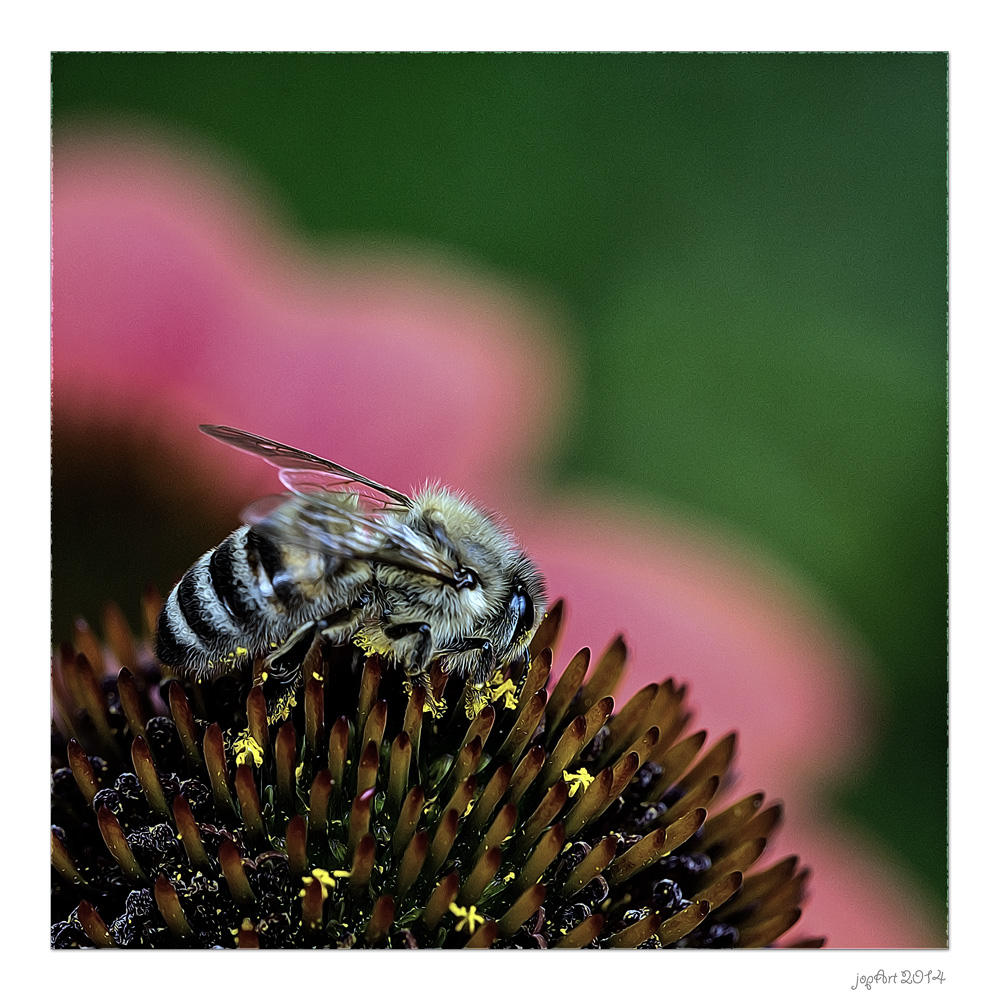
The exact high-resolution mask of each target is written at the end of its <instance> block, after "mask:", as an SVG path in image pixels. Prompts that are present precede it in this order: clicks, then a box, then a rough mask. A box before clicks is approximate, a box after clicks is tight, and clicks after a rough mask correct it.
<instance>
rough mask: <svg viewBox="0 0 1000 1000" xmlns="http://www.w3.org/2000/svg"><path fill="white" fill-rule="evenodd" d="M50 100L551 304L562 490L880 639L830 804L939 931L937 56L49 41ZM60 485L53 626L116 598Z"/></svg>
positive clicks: (943, 853)
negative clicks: (787, 576)
mask: <svg viewBox="0 0 1000 1000" xmlns="http://www.w3.org/2000/svg"><path fill="white" fill-rule="evenodd" d="M52 93H53V115H54V129H55V133H56V135H57V136H58V134H59V132H60V130H61V129H62V128H63V127H72V126H74V125H76V124H77V123H79V122H80V121H88V122H91V123H95V122H96V123H100V122H101V121H102V120H104V119H106V118H111V119H113V120H114V121H115V122H117V123H119V124H120V123H121V122H122V121H123V120H124V121H126V122H128V121H129V120H132V121H134V122H135V124H136V126H137V127H140V128H148V127H150V126H152V127H154V128H155V127H156V126H161V127H162V126H165V127H167V128H168V129H169V130H170V131H171V132H173V134H175V135H176V136H179V137H181V138H184V139H189V140H190V139H193V140H195V141H196V142H197V143H198V144H200V145H202V146H203V148H207V149H209V150H212V149H214V150H216V151H217V152H218V153H220V154H222V155H223V156H224V157H226V159H227V163H228V165H232V164H233V163H238V164H243V165H244V166H245V169H246V170H247V171H248V173H249V174H250V175H251V176H252V177H253V178H254V180H255V181H256V182H258V183H260V184H262V185H263V186H264V187H265V188H266V189H267V194H268V195H269V196H270V197H271V198H272V199H273V200H274V201H275V202H276V203H277V205H278V206H279V207H280V209H281V210H282V211H284V212H285V213H286V217H287V218H288V219H289V220H290V221H291V223H292V224H293V225H294V226H295V227H297V228H298V229H299V230H300V234H301V236H302V238H303V239H304V240H306V241H311V240H318V241H326V240H329V239H331V238H342V237H344V236H350V235H361V236H363V237H366V238H371V237H376V238H379V239H382V238H389V239H390V240H393V239H401V240H403V241H406V242H409V243H414V242H416V243H422V244H430V245H432V246H438V247H443V248H445V249H446V250H447V251H449V252H451V253H454V254H458V255H461V256H464V257H466V258H471V259H473V260H475V261H478V262H480V263H482V264H484V265H486V266H487V267H488V268H490V269H492V270H494V271H495V272H497V273H498V274H500V275H502V276H503V277H505V278H506V279H508V280H509V281H511V282H513V283H515V284H518V285H520V286H521V287H525V288H527V289H529V290H533V291H536V292H538V293H540V294H541V295H543V296H544V297H545V298H546V299H547V300H549V301H550V302H554V303H556V304H557V307H558V309H559V310H560V311H561V313H562V315H563V316H565V317H566V324H565V326H566V329H565V335H566V337H567V339H568V344H569V347H570V351H571V353H572V355H573V356H574V358H575V364H576V365H577V375H578V378H579V380H580V386H579V388H580V391H579V392H578V393H577V394H576V395H575V396H574V398H573V399H571V400H568V401H567V406H568V407H569V410H570V413H569V420H568V421H567V424H566V432H565V435H564V438H563V442H562V447H561V449H560V450H559V451H558V458H557V459H556V461H555V464H554V465H553V466H552V467H551V468H550V469H549V480H550V485H551V486H553V487H558V486H564V485H575V484H593V483H599V484H601V485H603V486H610V487H614V488H615V489H620V490H622V491H625V492H626V493H627V494H631V495H634V496H636V497H637V498H640V499H642V500H645V501H647V502H650V503H652V504H653V505H659V506H661V507H662V508H663V509H669V510H682V511H685V512H688V513H692V514H694V515H696V516H697V517H698V518H700V519H702V520H703V521H708V522H709V523H714V524H716V525H717V526H719V527H720V528H722V530H723V531H725V532H727V533H729V534H731V535H733V534H735V535H736V536H737V537H742V538H743V539H744V540H745V541H747V542H748V543H749V544H751V545H753V546H755V547H757V548H758V549H760V550H762V551H764V552H767V553H770V554H771V555H773V556H775V557H776V558H777V559H778V560H781V561H783V562H784V563H785V564H786V565H787V566H789V567H791V568H792V570H793V572H795V573H796V574H797V575H799V576H800V578H802V579H804V580H805V581H806V582H807V584H808V585H809V586H810V587H811V588H812V589H813V590H814V592H816V593H817V594H818V595H819V597H820V599H821V600H822V601H824V602H826V604H827V606H828V607H829V608H830V609H831V613H832V614H833V615H835V616H836V617H839V618H840V619H841V620H842V621H844V622H846V623H847V624H848V626H849V627H851V628H852V629H854V630H855V631H856V632H857V633H859V634H860V635H861V636H862V637H863V639H864V641H865V642H866V643H867V645H868V647H869V648H870V649H871V651H872V653H873V657H874V660H875V662H876V666H877V668H878V670H879V676H878V677H877V678H876V681H875V682H876V684H877V686H878V688H879V690H880V692H881V694H882V696H883V697H882V699H881V701H880V702H879V704H880V710H881V711H882V717H881V718H880V719H879V725H880V731H879V736H878V741H877V746H876V747H875V752H874V754H873V756H872V758H871V761H870V763H869V765H868V767H867V769H866V770H865V771H864V773H863V774H861V775H860V776H859V777H858V778H857V780H854V781H853V782H852V784H850V785H849V786H848V787H843V788H837V789H831V795H832V796H833V797H834V801H835V802H836V805H837V808H838V809H839V810H840V812H841V814H842V815H844V816H846V817H849V818H850V819H852V820H854V821H856V822H859V823H861V824H862V825H864V826H865V827H866V828H867V829H868V830H869V831H871V832H872V833H873V834H874V836H875V837H876V838H877V839H878V840H879V841H880V842H881V843H882V844H883V845H885V847H886V849H887V850H888V851H889V852H890V853H891V854H892V855H893V856H894V857H895V858H896V859H897V860H898V861H900V862H901V863H902V864H904V865H905V866H906V867H907V868H908V869H909V870H910V871H911V872H913V873H914V875H915V876H916V877H917V878H918V880H919V881H920V882H921V883H922V884H923V886H924V887H925V889H926V890H927V891H928V893H929V895H930V896H931V898H932V899H933V900H934V901H936V903H937V904H938V905H939V907H940V912H941V914H942V918H943V914H944V907H945V900H946V863H947V845H946V833H947V830H946V822H947V808H946V754H947V715H946V699H947V619H946V602H947V520H946V517H947V512H946V504H947V493H946V490H947V479H946V457H947V396H946V392H947V373H946V351H947V330H946V322H947V277H946V253H947V202H946V184H947V177H946V167H947V57H946V56H945V55H943V54H891V55H889V54H886V55H879V54H875V55H852V54H847V55H811V54H808V55H678V54H667V55H653V54H626V55H601V54H598V55H578V54H563V55H444V54H442V55H429V54H414V55H356V54H345V55H309V54H302V55H224V54H223V55H218V54H211V55H199V54H181V55H171V54H127V55H115V54H56V55H55V56H54V58H53V91H52ZM57 471H58V470H57ZM66 475H68V473H67V474H66ZM66 475H64V476H63V479H61V480H60V479H59V478H58V475H57V478H56V480H55V481H54V484H53V546H54V566H55V568H56V577H57V580H58V581H59V582H58V585H57V586H56V588H55V590H54V592H53V618H54V623H55V624H56V626H57V627H56V632H57V633H58V632H59V631H60V629H59V628H58V625H59V623H61V622H68V621H69V620H70V616H71V615H72V614H73V613H74V612H76V611H84V612H86V613H88V614H94V613H95V612H94V607H93V605H94V603H95V601H96V598H94V597H93V595H92V593H88V589H87V587H86V586H85V585H84V584H83V583H82V582H81V583H80V584H78V585H77V584H74V582H73V581H72V580H66V579H65V578H63V579H59V578H60V576H61V575H62V574H60V572H59V567H60V566H61V565H70V564H72V563H74V562H75V563H76V564H77V565H80V564H81V563H82V562H85V561H87V558H88V556H87V554H86V552H85V550H84V546H85V545H86V543H85V541H83V539H85V538H86V537H87V534H88V533H87V529H86V525H85V524H83V523H81V522H80V521H79V511H81V510H84V509H86V507H87V506H88V504H80V503H75V504H69V503H67V501H66V496H67V490H69V489H72V488H74V487H76V486H79V483H78V482H76V483H71V482H70V481H69V480H68V479H67V478H66ZM108 488H109V489H110V490H117V491H118V492H119V493H122V491H123V490H124V493H122V495H126V494H130V492H131V491H130V488H129V487H128V486H127V485H125V486H123V485H122V484H114V483H109V484H108ZM93 499H96V500H98V501H99V500H100V497H99V496H98V497H96V498H93ZM119 499H121V498H120V497H119ZM120 506H122V507H127V506H128V502H127V501H123V502H122V503H121V505H120ZM74 512H76V513H75V514H74ZM74 517H76V518H77V519H76V520H74ZM149 523H150V522H149V521H147V522H146V530H147V531H148V530H149V528H148V525H149ZM162 527H163V531H164V537H165V538H169V537H170V533H172V532H174V530H175V527H176V526H174V525H171V524H169V523H166V524H164V525H163V526H162ZM215 541H217V538H215V537H214V535H213V536H212V537H206V538H205V539H204V545H205V546H207V545H210V544H213V543H214V542H215ZM164 550H165V551H170V546H169V545H168V544H166V543H165V545H164ZM191 550H192V551H194V549H193V548H192V549H191ZM91 564H93V560H92V559H91ZM136 572H142V571H140V570H138V569H137V570H136ZM145 572H146V573H147V574H148V572H149V567H146V570H145ZM128 576H129V574H128V573H127V572H120V573H119V577H120V580H118V581H116V580H115V579H114V578H112V577H109V578H108V579H110V580H111V584H110V592H109V593H104V594H102V595H101V596H102V598H103V597H104V596H107V597H113V598H115V599H118V600H120V601H122V603H123V604H124V605H125V606H126V607H129V608H131V607H132V606H133V605H134V603H135V600H134V594H135V592H136V588H137V585H138V584H137V583H136V582H135V581H133V580H132V579H130V578H127V577H128ZM146 578H147V577H146V576H140V577H139V580H138V583H139V584H141V583H143V582H145V579H146ZM168 579H169V577H167V578H166V579H165V580H164V582H168ZM119 585H120V587H121V592H117V591H116V589H115V588H116V586H119Z"/></svg>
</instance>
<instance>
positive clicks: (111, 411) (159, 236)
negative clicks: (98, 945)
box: [53, 145, 561, 495]
mask: <svg viewBox="0 0 1000 1000" xmlns="http://www.w3.org/2000/svg"><path fill="white" fill-rule="evenodd" d="M53 176H54V179H53V192H54V195H53V202H54V205H53V218H54V235H53V254H54V259H55V261H56V262H57V264H56V266H55V268H54V274H53V326H54V349H53V398H54V402H55V405H56V407H57V408H60V409H61V408H62V407H64V406H71V407H73V408H74V409H75V410H78V411H81V412H82V413H87V412H90V413H91V414H93V413H95V412H96V413H101V414H103V415H104V417H105V419H109V420H111V419H121V420H127V421H132V420H134V419H135V417H136V415H137V414H144V415H152V414H156V415H158V416H159V418H160V421H159V422H160V424H161V426H162V425H163V424H164V423H166V422H167V421H169V422H170V423H171V424H173V425H174V426H172V427H170V428H169V430H170V432H171V433H173V434H183V435H189V436H191V437H192V439H193V447H194V448H196V449H199V450H200V452H201V453H202V454H204V455H205V456H206V459H208V458H209V457H210V458H211V459H212V460H213V462H214V463H215V464H216V465H219V464H220V463H223V462H227V463H229V464H228V466H223V467H225V468H227V470H228V469H231V470H232V472H233V473H234V474H235V475H238V476H239V477H240V479H242V480H243V481H244V483H246V482H253V483H255V484H260V483H264V482H266V483H268V484H269V485H273V477H270V478H268V475H269V474H268V473H267V472H266V470H265V469H263V468H248V465H247V463H246V462H245V461H242V460H240V459H239V458H237V457H236V456H230V455H226V456H225V458H224V459H220V457H219V451H218V448H219V446H218V445H216V444H213V443H210V442H208V441H202V440H199V439H198V438H199V436H198V435H197V433H196V430H195V427H196V424H197V423H205V422H207V423H229V424H235V425H236V426H240V427H245V428H247V429H250V430H254V431H256V432H258V433H261V434H265V435H267V436H270V437H275V438H280V439H282V440H286V441H292V442H294V443H295V444H296V445H297V446H298V447H302V448H306V449H308V450H313V451H317V452H319V451H325V452H326V453H327V454H329V453H331V452H332V457H335V458H336V460H337V461H338V462H341V463H342V464H345V465H348V466H352V467H362V468H363V469H364V471H365V473H366V474H367V475H369V476H373V477H375V478H377V479H381V480H382V481H384V482H387V483H390V484H397V485H398V486H399V487H401V488H408V487H410V486H411V485H413V484H414V483H415V482H417V481H422V480H423V479H426V478H439V477H440V478H441V479H442V480H444V481H447V482H457V481H462V482H463V483H465V485H466V486H467V487H468V488H470V489H474V490H476V491H477V492H478V493H480V494H481V495H482V494H486V493H488V492H489V488H488V487H489V484H490V483H491V482H495V481H496V480H497V477H498V472H502V473H503V474H504V475H506V474H507V471H508V470H510V469H511V467H512V466H513V465H514V463H515V462H523V461H525V460H527V459H529V458H530V457H531V455H530V446H531V444H532V443H535V445H536V447H540V446H541V445H542V444H543V440H542V437H541V435H539V434H538V433H537V432H536V427H543V428H548V427H549V426H551V424H552V417H551V415H550V413H549V412H547V411H548V410H549V408H550V407H551V406H552V405H553V403H554V401H556V400H558V399H559V397H560V395H561V377H560V371H561V369H560V368H559V367H558V366H557V365H556V360H555V353H554V351H553V349H552V347H551V346H550V342H551V335H550V334H549V333H548V331H547V330H546V329H545V328H544V326H543V325H542V324H541V323H540V322H539V320H538V319H537V318H536V317H535V316H534V314H533V313H532V312H531V311H529V310H528V309H527V308H526V307H525V306H523V305H522V304H521V303H520V302H519V300H518V299H517V298H516V297H515V296H513V295H512V294H510V293H509V292H507V291H505V290H504V289H502V288H500V287H499V286H496V287H494V286H491V285H489V284H487V283H486V282H485V281H483V280H479V279H475V278H473V277H471V275H470V276H468V277H460V276H457V274H456V270H455V268H454V267H452V268H449V269H447V270H446V269H445V268H444V267H439V266H435V265H432V264H423V265H418V264H416V263H412V262H409V261H407V262H403V261H401V260H393V259H389V258H387V257H385V256H384V255H382V256H379V257H378V258H375V259H372V260H370V261H368V262H367V263H366V262H365V259H364V257H363V256H362V257H361V258H359V257H358V256H357V254H355V255H353V256H352V255H348V254H343V255H341V256H340V257H338V258H332V259H325V260H322V261H321V260H320V259H319V258H318V257H312V258H310V257H308V256H306V255H304V254H296V253H295V252H293V251H291V250H289V249H288V248H287V246H284V245H279V244H278V243H276V242H275V240H274V238H273V237H272V236H270V235H269V232H270V230H267V229H264V228H263V227H261V226H260V225H259V224H257V223H255V222H254V221H252V220H250V219H248V217H247V213H246V205H245V202H241V201H239V200H237V199H236V198H234V196H233V195H232V194H230V193H228V192H226V191H224V190H222V188H221V187H220V184H219V182H218V181H217V180H215V179H214V178H213V176H212V175H211V174H209V173H207V172H206V171H202V170H198V169H196V168H195V167H193V166H192V165H191V164H190V163H187V162H184V161H181V160H180V159H177V158H168V157H167V156H166V155H165V154H164V153H162V152H159V153H158V152H156V151H154V150H152V149H150V148H141V147H140V148H135V149H131V148H130V149H123V148H122V147H121V146H120V145H113V146H100V145H98V147H97V148H96V149H93V150H91V149H90V148H89V146H86V147H84V148H80V149H74V148H61V149H60V150H59V151H58V152H57V155H56V157H55V167H54V174H53ZM272 228H273V227H272ZM528 358H530V364H526V360H527V359H528ZM164 410H166V412H164ZM248 477H250V478H249V479H248ZM501 478H503V477H502V476H501Z"/></svg>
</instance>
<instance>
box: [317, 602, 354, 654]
mask: <svg viewBox="0 0 1000 1000" xmlns="http://www.w3.org/2000/svg"><path fill="white" fill-rule="evenodd" d="M363 619H364V610H363V609H362V608H343V609H342V610H340V611H334V612H333V613H332V614H329V615H327V616H326V618H324V619H323V621H322V622H320V626H321V629H320V635H321V636H323V638H324V639H328V640H329V641H330V642H331V643H333V645H335V646H342V645H344V643H346V642H350V640H351V638H352V637H353V636H354V634H355V632H357V631H358V628H359V627H360V626H361V622H362V620H363Z"/></svg>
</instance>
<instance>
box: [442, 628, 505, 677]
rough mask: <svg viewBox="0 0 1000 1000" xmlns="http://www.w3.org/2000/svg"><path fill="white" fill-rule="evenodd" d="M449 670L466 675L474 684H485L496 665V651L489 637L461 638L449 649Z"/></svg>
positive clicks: (462, 675)
mask: <svg viewBox="0 0 1000 1000" xmlns="http://www.w3.org/2000/svg"><path fill="white" fill-rule="evenodd" d="M448 664H449V672H450V673H453V674H457V675H458V676H459V677H468V678H469V679H470V680H471V681H472V682H473V683H474V684H480V685H482V684H485V683H486V682H487V681H488V680H489V679H490V678H491V677H492V676H493V672H494V671H495V670H496V667H497V658H496V653H495V652H494V651H493V644H492V643H491V642H490V640H489V639H478V638H475V637H473V638H469V639H463V640H462V641H461V642H460V643H458V645H456V646H452V647H451V648H450V649H449V656H448Z"/></svg>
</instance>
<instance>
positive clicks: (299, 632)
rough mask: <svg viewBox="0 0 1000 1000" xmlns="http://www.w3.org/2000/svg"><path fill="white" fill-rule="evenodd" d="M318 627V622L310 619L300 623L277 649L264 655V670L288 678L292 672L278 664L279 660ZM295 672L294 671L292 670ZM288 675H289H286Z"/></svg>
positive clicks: (280, 678) (280, 677)
mask: <svg viewBox="0 0 1000 1000" xmlns="http://www.w3.org/2000/svg"><path fill="white" fill-rule="evenodd" d="M315 628H316V622H314V621H309V622H306V623H305V624H304V625H300V626H299V627H298V628H297V629H296V630H295V631H294V632H293V633H292V634H291V635H290V636H288V638H287V639H285V640H284V641H283V642H282V643H281V645H280V646H278V647H277V649H272V650H271V652H270V653H268V654H267V656H265V657H264V670H265V671H266V672H267V673H269V674H271V675H272V676H274V677H277V678H278V679H279V680H288V679H289V678H290V676H291V674H290V673H289V672H288V669H287V667H285V668H284V669H283V666H278V665H277V664H278V661H279V660H281V659H283V658H284V657H286V656H287V655H288V654H289V653H290V652H291V651H292V650H293V649H294V648H295V647H296V646H297V645H298V643H299V642H300V641H301V639H302V637H303V636H305V635H308V633H310V632H312V631H313V630H314V629H315ZM292 673H294V671H292ZM286 675H287V676H286Z"/></svg>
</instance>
